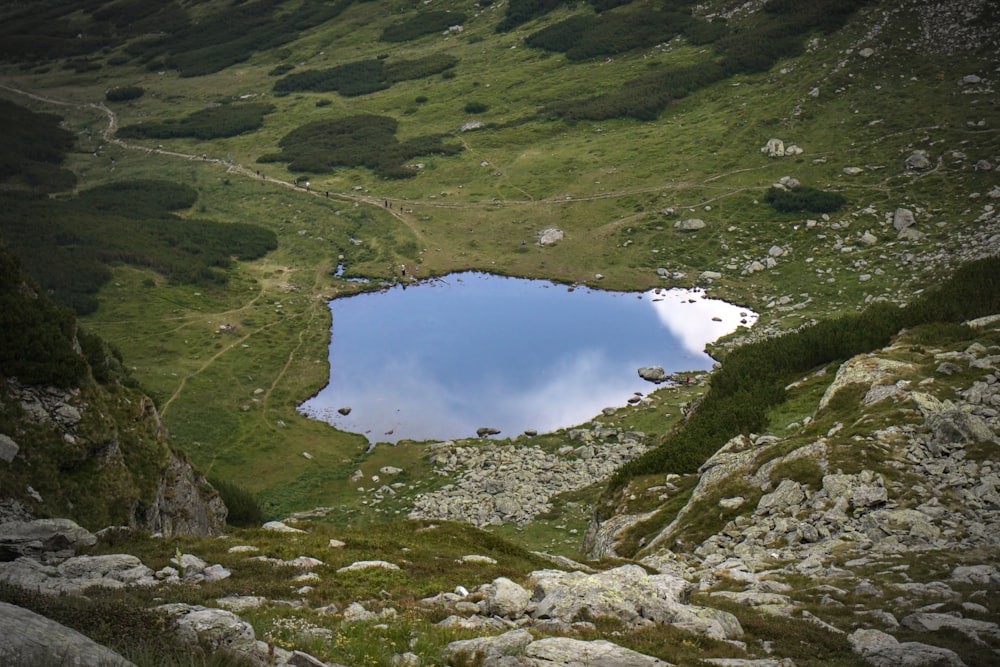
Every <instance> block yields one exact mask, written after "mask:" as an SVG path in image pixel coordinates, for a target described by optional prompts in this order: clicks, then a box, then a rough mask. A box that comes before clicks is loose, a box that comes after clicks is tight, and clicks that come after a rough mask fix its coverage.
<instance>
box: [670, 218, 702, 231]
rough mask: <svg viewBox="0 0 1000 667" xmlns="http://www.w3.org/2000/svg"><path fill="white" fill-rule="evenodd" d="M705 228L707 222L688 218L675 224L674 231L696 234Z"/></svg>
mask: <svg viewBox="0 0 1000 667" xmlns="http://www.w3.org/2000/svg"><path fill="white" fill-rule="evenodd" d="M704 228H705V221H704V220H702V219H701V218H687V219H685V220H678V221H677V222H675V223H674V229H676V230H678V231H681V232H696V231H698V230H699V229H704Z"/></svg>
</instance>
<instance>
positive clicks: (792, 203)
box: [764, 185, 847, 213]
mask: <svg viewBox="0 0 1000 667" xmlns="http://www.w3.org/2000/svg"><path fill="white" fill-rule="evenodd" d="M764 201H765V202H767V203H768V204H770V205H771V207H772V208H773V209H774V210H775V211H778V212H779V213H798V212H800V211H808V212H810V213H833V212H834V211H836V210H837V209H838V208H840V207H841V206H843V205H844V204H846V203H847V197H845V196H844V195H842V194H840V193H839V192H827V191H825V190H817V189H816V188H811V187H808V186H805V185H800V186H798V187H794V188H791V189H788V190H786V189H782V188H775V187H772V188H770V189H769V190H768V191H767V194H765V195H764Z"/></svg>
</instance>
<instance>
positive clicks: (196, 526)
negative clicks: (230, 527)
mask: <svg viewBox="0 0 1000 667" xmlns="http://www.w3.org/2000/svg"><path fill="white" fill-rule="evenodd" d="M228 513H229V511H228V509H227V508H226V505H225V503H224V502H222V498H220V497H219V494H218V493H217V492H216V491H215V489H214V488H213V487H212V485H211V484H209V483H208V480H207V479H205V476H204V475H203V474H201V472H199V471H198V470H196V469H195V468H194V466H192V465H191V463H190V462H189V461H188V460H187V458H186V457H182V456H181V455H179V454H177V453H176V452H175V453H173V456H172V458H171V459H170V462H169V463H168V464H167V466H166V467H165V468H164V469H163V470H162V471H161V473H160V482H159V484H158V485H157V487H156V494H155V495H154V496H153V500H152V502H151V503H150V504H149V505H148V506H143V505H141V504H139V505H137V507H136V508H135V510H134V512H133V522H132V525H133V526H134V527H137V528H144V529H146V530H151V531H153V532H156V533H162V534H164V535H174V534H186V535H217V534H220V533H222V532H223V531H224V530H225V527H226V516H227V515H228Z"/></svg>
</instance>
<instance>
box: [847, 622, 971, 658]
mask: <svg viewBox="0 0 1000 667" xmlns="http://www.w3.org/2000/svg"><path fill="white" fill-rule="evenodd" d="M848 641H849V642H850V644H851V648H852V649H853V650H854V652H855V653H857V654H859V655H860V656H861V657H862V658H864V659H865V661H867V662H868V663H869V664H872V665H875V666H876V667H923V666H924V665H926V666H927V667H931V666H933V667H938V666H948V667H965V663H964V662H962V659H961V658H959V657H958V655H957V654H956V653H955V652H954V651H951V650H949V649H946V648H940V647H938V646H931V645H930V644H923V643H921V642H902V643H901V642H899V641H897V640H896V638H895V637H893V636H892V635H890V634H887V633H885V632H882V631H881V630H855V631H854V632H853V633H851V634H850V635H849V636H848Z"/></svg>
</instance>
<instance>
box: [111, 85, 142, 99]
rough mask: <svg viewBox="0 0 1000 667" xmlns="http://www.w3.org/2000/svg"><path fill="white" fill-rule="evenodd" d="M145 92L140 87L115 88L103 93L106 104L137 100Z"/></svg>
mask: <svg viewBox="0 0 1000 667" xmlns="http://www.w3.org/2000/svg"><path fill="white" fill-rule="evenodd" d="M145 92H146V89H145V88H143V87H142V86H115V87H114V88H109V89H108V91H107V92H106V93H104V99H106V100H107V101H108V102H128V101H129V100H136V99H139V98H140V97H142V96H143V94H144V93H145Z"/></svg>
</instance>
